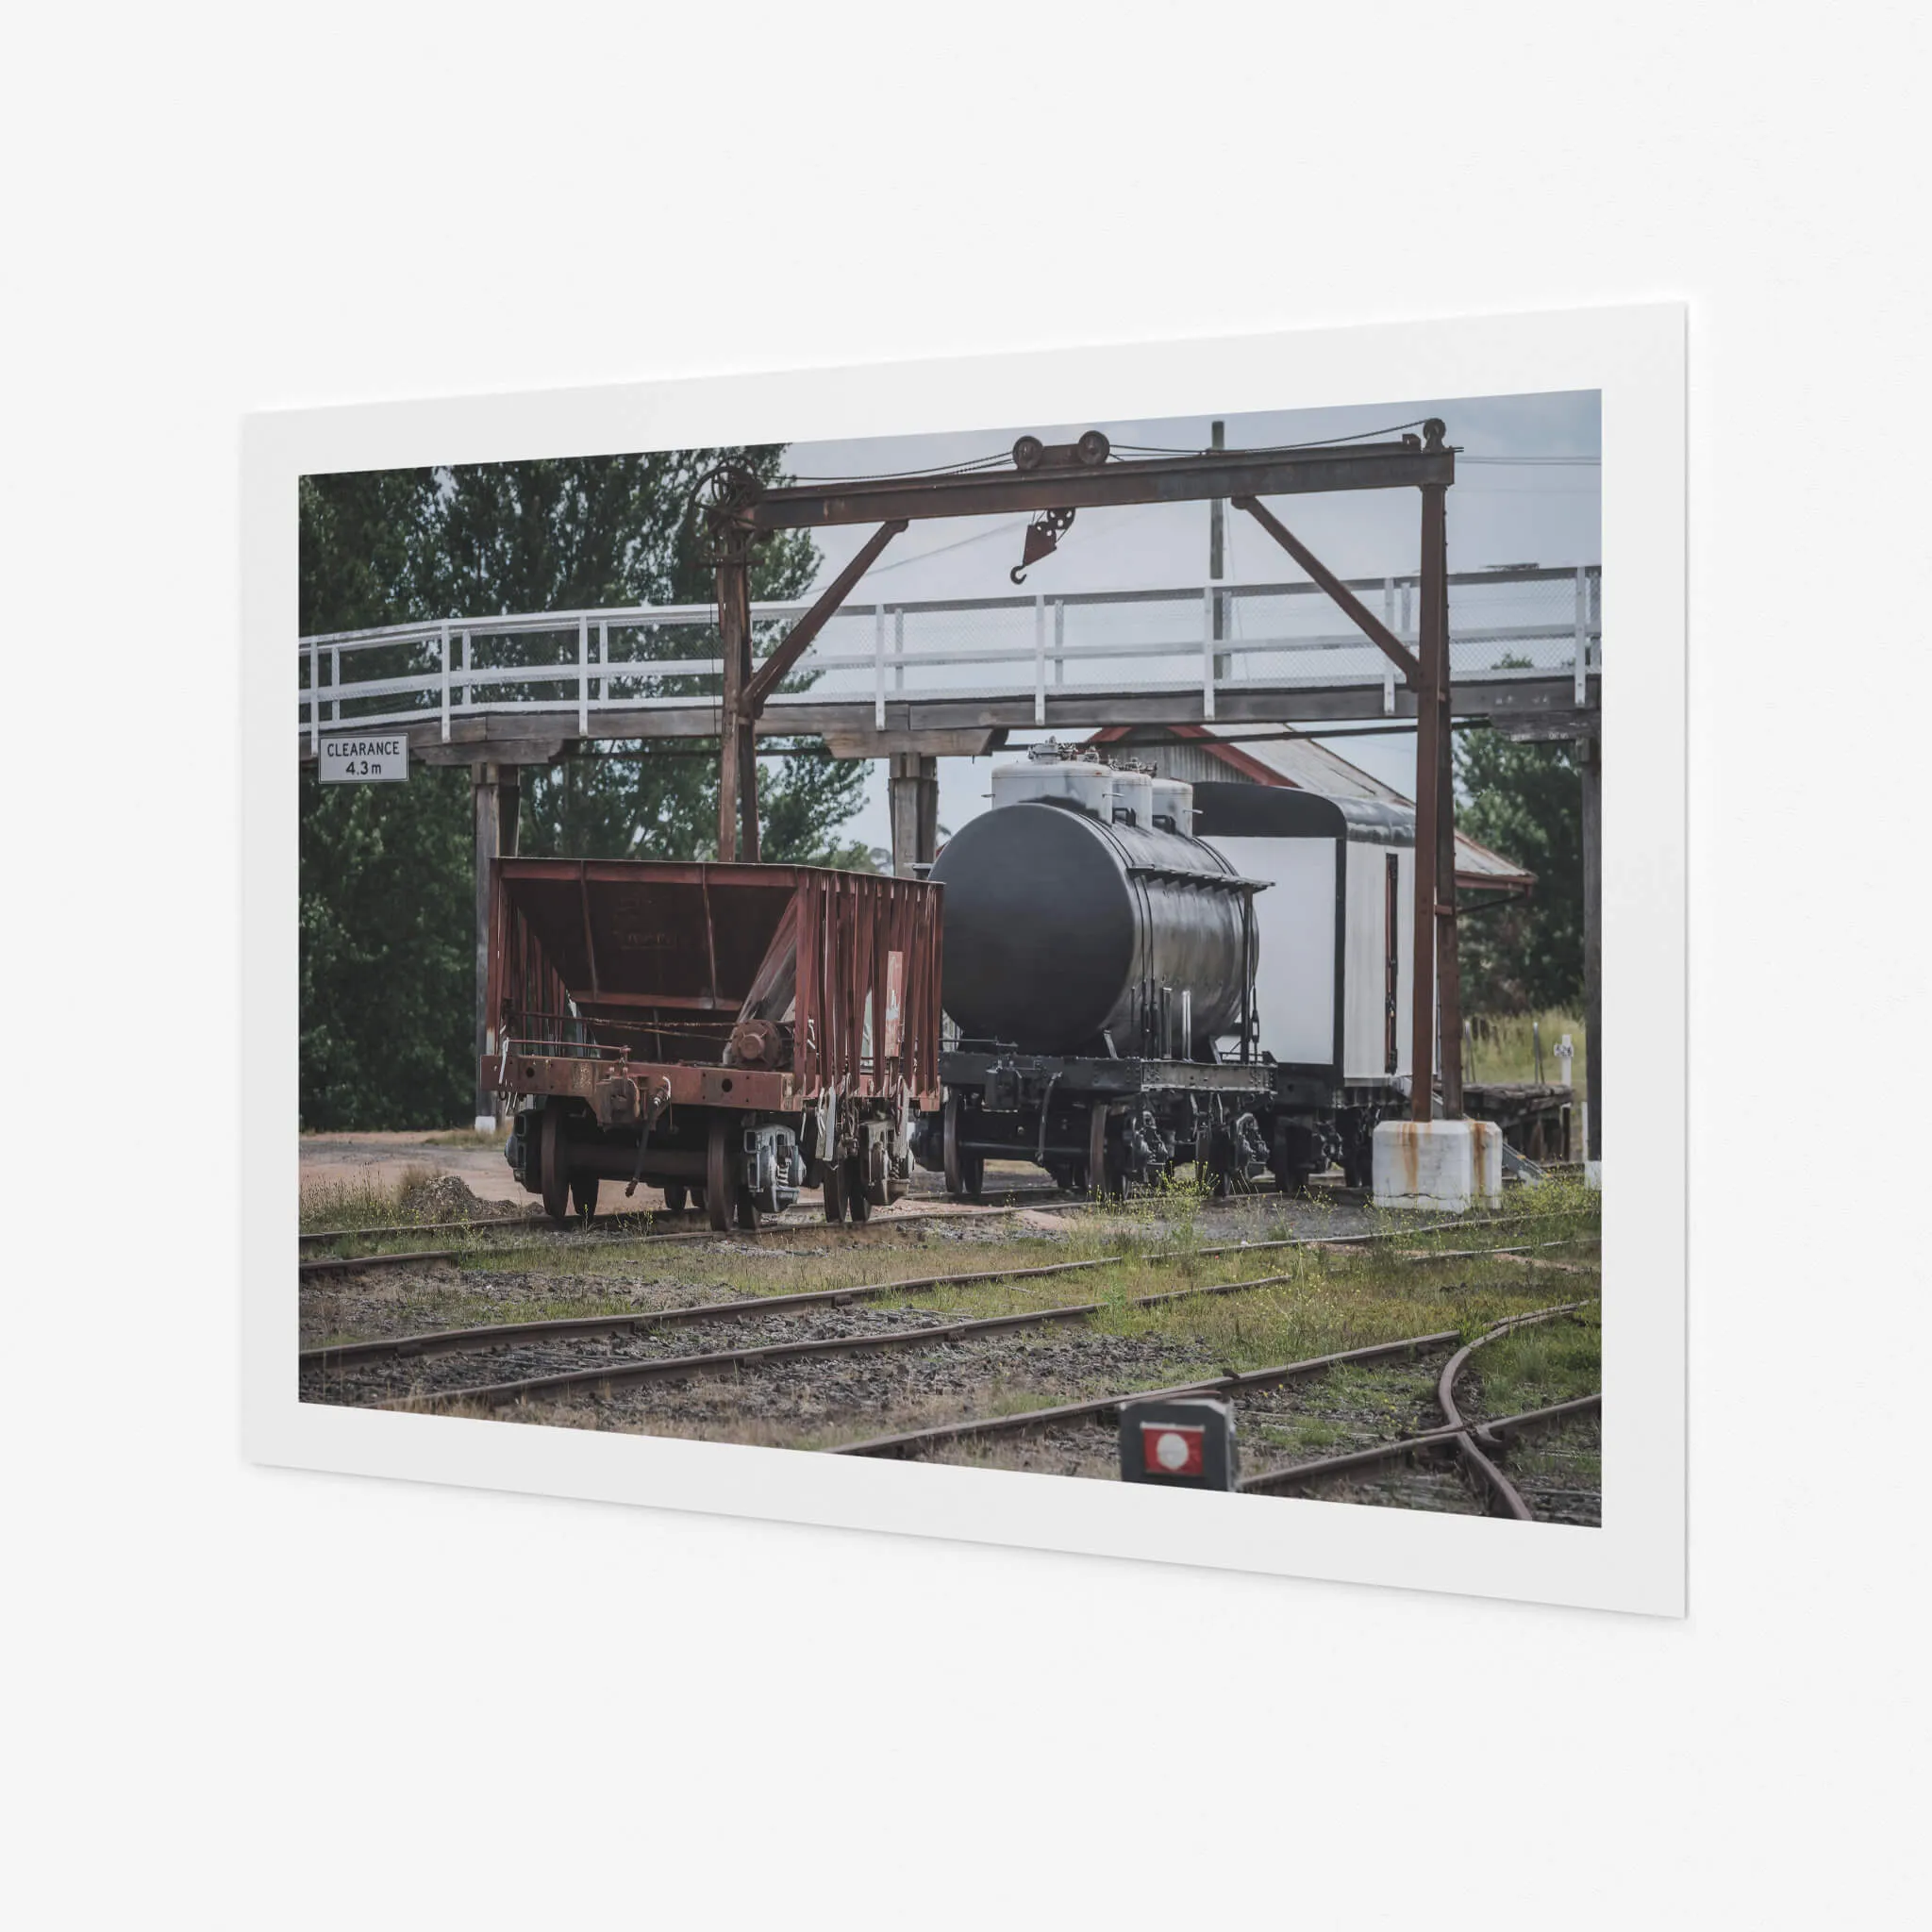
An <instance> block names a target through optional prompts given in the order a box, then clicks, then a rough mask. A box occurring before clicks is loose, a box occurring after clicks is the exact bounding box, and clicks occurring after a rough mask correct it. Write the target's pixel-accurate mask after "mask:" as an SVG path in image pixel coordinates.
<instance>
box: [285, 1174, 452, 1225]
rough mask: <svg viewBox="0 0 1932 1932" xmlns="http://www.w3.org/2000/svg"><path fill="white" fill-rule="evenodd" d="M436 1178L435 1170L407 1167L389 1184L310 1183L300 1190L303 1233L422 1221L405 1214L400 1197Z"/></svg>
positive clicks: (356, 1180) (361, 1181)
mask: <svg viewBox="0 0 1932 1932" xmlns="http://www.w3.org/2000/svg"><path fill="white" fill-rule="evenodd" d="M435 1178H436V1173H435V1170H434V1169H432V1168H427V1167H407V1168H405V1169H404V1170H403V1172H402V1173H401V1174H399V1175H398V1176H397V1177H396V1178H395V1179H394V1180H392V1181H377V1180H365V1179H362V1178H359V1177H358V1178H354V1179H349V1180H325V1181H309V1182H308V1183H307V1184H306V1185H305V1186H304V1188H303V1190H302V1207H301V1220H300V1225H301V1229H302V1232H303V1233H304V1234H321V1233H323V1232H325V1230H327V1229H329V1228H335V1227H390V1226H394V1225H398V1224H405V1225H406V1224H408V1223H410V1222H412V1221H420V1220H421V1219H423V1217H422V1216H420V1215H412V1214H409V1213H408V1212H406V1211H405V1209H404V1208H403V1197H404V1196H405V1195H406V1194H408V1193H411V1192H413V1191H415V1190H416V1189H417V1188H420V1187H423V1186H425V1185H426V1184H427V1183H429V1182H431V1181H433V1180H434V1179H435Z"/></svg>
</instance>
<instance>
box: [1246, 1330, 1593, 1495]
mask: <svg viewBox="0 0 1932 1932" xmlns="http://www.w3.org/2000/svg"><path fill="white" fill-rule="evenodd" d="M1590 1306H1591V1304H1590V1303H1589V1302H1564V1303H1563V1304H1561V1305H1560V1306H1559V1307H1553V1308H1538V1309H1535V1310H1533V1311H1532V1312H1531V1313H1529V1314H1526V1315H1511V1316H1510V1317H1509V1318H1508V1319H1507V1321H1502V1322H1498V1323H1497V1324H1495V1325H1494V1326H1493V1327H1492V1328H1489V1329H1486V1330H1485V1331H1484V1332H1483V1333H1482V1334H1481V1335H1479V1336H1477V1337H1476V1339H1475V1340H1474V1341H1471V1342H1466V1343H1465V1344H1464V1345H1463V1346H1462V1347H1461V1348H1459V1349H1458V1350H1457V1352H1456V1354H1455V1355H1453V1356H1452V1357H1450V1358H1449V1360H1448V1361H1447V1362H1445V1363H1444V1364H1443V1366H1442V1373H1441V1376H1440V1377H1439V1378H1438V1379H1437V1383H1436V1403H1437V1406H1438V1407H1440V1408H1441V1411H1442V1414H1443V1416H1444V1417H1445V1419H1446V1420H1445V1422H1444V1424H1443V1426H1442V1427H1441V1428H1439V1429H1425V1430H1423V1431H1422V1432H1420V1433H1419V1434H1416V1435H1412V1436H1404V1437H1400V1438H1398V1439H1397V1440H1396V1441H1392V1442H1380V1443H1376V1444H1375V1445H1374V1447H1372V1448H1368V1449H1356V1450H1351V1451H1350V1452H1349V1453H1348V1454H1346V1455H1344V1456H1324V1457H1322V1458H1321V1459H1320V1460H1318V1461H1314V1462H1299V1463H1294V1464H1291V1466H1290V1467H1288V1468H1286V1469H1274V1470H1267V1471H1264V1472H1263V1473H1261V1474H1258V1475H1252V1476H1249V1477H1247V1478H1246V1480H1245V1481H1243V1482H1242V1483H1241V1486H1240V1487H1241V1491H1243V1493H1245V1494H1249V1495H1269V1496H1280V1495H1287V1494H1289V1493H1291V1491H1295V1490H1300V1489H1306V1488H1307V1487H1308V1486H1309V1485H1310V1484H1313V1483H1319V1482H1324V1481H1326V1480H1328V1479H1329V1478H1330V1477H1333V1476H1338V1475H1347V1474H1353V1473H1354V1472H1355V1471H1357V1470H1362V1469H1373V1468H1374V1467H1376V1466H1378V1465H1379V1464H1382V1463H1386V1462H1399V1461H1401V1460H1402V1459H1403V1458H1404V1457H1408V1456H1411V1455H1414V1454H1415V1453H1416V1452H1417V1451H1419V1450H1420V1451H1424V1452H1428V1451H1432V1450H1437V1449H1453V1450H1454V1451H1455V1452H1456V1454H1457V1457H1459V1458H1460V1460H1461V1461H1462V1463H1463V1464H1464V1466H1465V1467H1466V1468H1467V1469H1468V1470H1469V1471H1470V1472H1471V1474H1474V1476H1475V1477H1476V1479H1477V1481H1478V1483H1479V1484H1480V1485H1481V1486H1482V1487H1483V1488H1485V1489H1487V1490H1488V1491H1490V1493H1491V1495H1492V1496H1494V1497H1495V1499H1496V1501H1497V1502H1498V1503H1499V1504H1500V1505H1501V1506H1502V1508H1503V1511H1504V1513H1505V1514H1506V1515H1507V1516H1510V1517H1512V1518H1514V1519H1515V1520H1516V1521H1517V1522H1519V1523H1533V1522H1535V1520H1536V1517H1535V1514H1534V1512H1533V1511H1532V1510H1531V1509H1530V1507H1529V1505H1528V1504H1527V1503H1525V1502H1524V1500H1523V1497H1522V1495H1521V1493H1520V1492H1519V1491H1517V1489H1516V1486H1515V1485H1514V1484H1513V1483H1512V1482H1510V1480H1509V1478H1508V1477H1507V1476H1506V1475H1505V1474H1503V1472H1502V1471H1501V1470H1500V1469H1498V1468H1497V1467H1496V1465H1495V1464H1494V1463H1493V1462H1492V1461H1491V1459H1490V1457H1488V1456H1487V1455H1486V1454H1485V1453H1484V1451H1485V1449H1492V1448H1496V1447H1498V1446H1500V1444H1501V1442H1502V1441H1503V1440H1504V1439H1505V1438H1506V1437H1507V1435H1509V1434H1512V1433H1520V1432H1522V1431H1524V1430H1525V1429H1529V1428H1536V1427H1541V1426H1545V1425H1547V1424H1550V1423H1553V1422H1559V1421H1563V1420H1566V1419H1568V1418H1569V1417H1571V1416H1573V1415H1582V1414H1585V1413H1587V1412H1590V1411H1592V1410H1596V1409H1600V1408H1601V1407H1602V1406H1603V1391H1601V1390H1599V1391H1597V1392H1596V1393H1595V1394H1593V1395H1584V1396H1578V1397H1577V1398H1575V1399H1574V1401H1571V1402H1561V1403H1556V1404H1553V1405H1552V1406H1551V1407H1548V1408H1541V1409H1529V1410H1526V1411H1524V1413H1523V1414H1521V1415H1514V1416H1506V1417H1505V1418H1503V1419H1502V1420H1501V1421H1500V1422H1495V1423H1489V1424H1476V1423H1471V1422H1469V1421H1467V1420H1466V1419H1465V1418H1464V1416H1463V1414H1462V1412H1461V1410H1460V1409H1459V1408H1457V1406H1456V1383H1457V1377H1458V1376H1460V1374H1462V1372H1463V1370H1464V1369H1465V1368H1467V1367H1468V1365H1469V1359H1470V1357H1472V1356H1473V1355H1474V1353H1475V1352H1476V1350H1477V1349H1479V1348H1483V1347H1486V1346H1487V1345H1488V1344H1489V1343H1490V1342H1491V1341H1497V1340H1499V1339H1500V1338H1501V1337H1503V1336H1505V1335H1507V1334H1509V1333H1511V1332H1512V1331H1513V1330H1515V1329H1518V1328H1526V1327H1529V1326H1532V1325H1533V1324H1536V1323H1539V1322H1554V1321H1557V1320H1558V1319H1559V1318H1560V1317H1562V1316H1564V1315H1574V1313H1575V1312H1576V1311H1577V1310H1578V1309H1579V1308H1585V1307H1590Z"/></svg>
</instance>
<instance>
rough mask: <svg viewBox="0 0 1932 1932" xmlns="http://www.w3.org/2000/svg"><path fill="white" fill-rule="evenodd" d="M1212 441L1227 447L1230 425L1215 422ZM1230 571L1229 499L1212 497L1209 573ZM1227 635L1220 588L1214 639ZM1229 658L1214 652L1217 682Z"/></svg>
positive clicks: (1210, 434) (1212, 445) (1213, 444)
mask: <svg viewBox="0 0 1932 1932" xmlns="http://www.w3.org/2000/svg"><path fill="white" fill-rule="evenodd" d="M1208 447H1209V448H1210V449H1225V448H1226V447H1227V425H1226V424H1225V423H1215V424H1211V425H1209V427H1208ZM1226 570H1227V502H1226V499H1225V498H1224V497H1220V496H1216V497H1210V498H1209V499H1208V576H1209V577H1210V578H1211V579H1212V580H1213V581H1214V582H1215V583H1217V584H1218V583H1220V581H1221V580H1222V578H1223V576H1224V575H1225V574H1226ZM1226 635H1227V599H1226V598H1225V597H1224V595H1223V594H1222V593H1221V591H1215V593H1214V641H1215V642H1216V643H1217V644H1218V643H1219V642H1220V641H1222V639H1223V638H1224V637H1225V636H1226ZM1227 665H1228V660H1227V659H1226V658H1224V657H1223V656H1222V655H1221V653H1220V652H1218V651H1217V652H1216V653H1215V654H1214V681H1215V683H1216V684H1220V683H1222V682H1223V681H1224V679H1225V678H1226V676H1227Z"/></svg>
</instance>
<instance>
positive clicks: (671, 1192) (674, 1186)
mask: <svg viewBox="0 0 1932 1932" xmlns="http://www.w3.org/2000/svg"><path fill="white" fill-rule="evenodd" d="M690 1199H691V1196H690V1194H689V1193H688V1192H687V1191H685V1185H684V1183H683V1182H682V1181H666V1182H665V1183H664V1210H665V1212H666V1213H667V1214H682V1213H683V1212H684V1209H685V1205H686V1203H687V1202H688V1201H689V1200H690Z"/></svg>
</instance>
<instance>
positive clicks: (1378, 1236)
mask: <svg viewBox="0 0 1932 1932" xmlns="http://www.w3.org/2000/svg"><path fill="white" fill-rule="evenodd" d="M939 1218H941V1219H947V1218H950V1217H944V1216H941V1217H939ZM870 1225H874V1226H879V1225H885V1226H890V1225H891V1223H890V1222H885V1223H872V1224H870ZM1465 1225H1467V1224H1466V1223H1462V1222H1439V1223H1436V1224H1433V1226H1432V1227H1430V1228H1412V1227H1406V1228H1401V1229H1397V1230H1393V1231H1391V1230H1388V1229H1374V1230H1372V1231H1369V1232H1366V1233H1362V1234H1352V1235H1294V1236H1288V1237H1284V1238H1282V1239H1280V1240H1277V1241H1228V1242H1224V1243H1222V1244H1220V1245H1218V1246H1215V1247H1211V1248H1197V1249H1195V1250H1193V1252H1192V1255H1191V1257H1190V1256H1188V1255H1186V1254H1184V1253H1179V1252H1176V1253H1171V1254H1158V1253H1157V1254H1143V1255H1130V1254H1122V1255H1101V1256H1098V1257H1094V1258H1091V1259H1089V1260H1084V1261H1054V1262H1049V1263H1046V1264H1044V1265H1042V1266H1041V1267H1038V1268H982V1269H973V1270H968V1271H966V1272H964V1273H959V1272H955V1273H950V1274H925V1275H913V1276H908V1277H907V1278H905V1279H903V1280H896V1281H880V1282H870V1283H858V1284H855V1285H854V1286H851V1287H848V1288H820V1289H808V1290H804V1291H800V1292H798V1293H796V1294H774V1295H747V1296H743V1297H741V1298H740V1299H738V1300H735V1301H728V1302H707V1303H702V1304H700V1305H698V1306H695V1307H684V1308H656V1309H649V1310H641V1311H640V1310H626V1311H625V1313H623V1314H610V1315H567V1316H560V1317H557V1318H555V1319H552V1320H548V1321H542V1322H499V1323H491V1324H485V1325H483V1326H481V1327H475V1328H443V1329H430V1330H425V1331H424V1332H423V1333H421V1334H417V1335H397V1336H388V1337H380V1338H377V1339H375V1340H373V1341H348V1342H336V1343H331V1344H326V1345H323V1346H320V1347H316V1348H306V1349H304V1350H303V1351H302V1353H301V1356H300V1362H301V1366H302V1367H304V1368H329V1369H342V1368H352V1367H357V1366H359V1365H361V1364H364V1363H368V1362H377V1361H392V1360H400V1359H403V1358H406V1357H428V1356H439V1355H463V1354H470V1353H475V1352H477V1351H480V1350H484V1349H491V1348H501V1347H507V1346H509V1345H512V1344H514V1343H517V1342H543V1341H594V1340H597V1339H599V1338H603V1337H610V1336H624V1335H641V1334H645V1333H647V1332H649V1331H650V1330H652V1329H654V1328H674V1327H689V1326H691V1325H692V1324H697V1323H702V1322H720V1321H735V1320H741V1319H743V1318H745V1317H747V1316H753V1315H764V1314H771V1313H774V1312H776V1313H780V1314H782V1313H786V1312H788V1311H793V1310H797V1309H801V1308H813V1307H841V1306H843V1305H845V1304H848V1303H852V1302H862V1301H877V1300H880V1299H882V1298H884V1297H886V1296H889V1295H894V1294H913V1293H918V1292H921V1291H924V1290H927V1289H933V1288H943V1287H945V1286H947V1285H948V1284H950V1283H955V1282H958V1283H965V1282H986V1281H1024V1280H1028V1279H1038V1278H1039V1277H1041V1276H1043V1275H1048V1274H1074V1273H1077V1272H1078V1271H1080V1270H1082V1269H1087V1268H1105V1267H1109V1266H1114V1265H1118V1264H1119V1263H1121V1262H1124V1261H1141V1262H1144V1263H1146V1264H1148V1265H1150V1266H1157V1267H1164V1266H1169V1265H1171V1264H1173V1263H1174V1262H1175V1261H1180V1260H1185V1259H1189V1258H1192V1259H1195V1260H1211V1259H1215V1258H1218V1257H1221V1256H1223V1255H1256V1254H1266V1253H1269V1252H1271V1251H1274V1250H1277V1249H1281V1248H1312V1249H1317V1250H1319V1249H1324V1248H1329V1247H1333V1246H1336V1245H1339V1244H1341V1243H1344V1242H1345V1243H1350V1244H1358V1243H1366V1242H1369V1241H1388V1240H1392V1239H1394V1238H1395V1237H1396V1236H1397V1235H1400V1236H1401V1237H1403V1238H1412V1237H1413V1236H1415V1235H1417V1234H1423V1233H1429V1232H1432V1231H1434V1229H1436V1228H1442V1227H1457V1226H1465ZM704 1238H705V1239H715V1237H713V1236H709V1235H707V1236H706V1237H704ZM663 1239H670V1237H663ZM1577 1239H1587V1237H1578V1238H1577ZM1540 1245H1548V1246H1560V1245H1563V1243H1541V1244H1540ZM1449 1252H1451V1253H1454V1254H1456V1255H1457V1257H1461V1256H1465V1255H1488V1254H1495V1255H1504V1254H1516V1253H1520V1252H1522V1251H1521V1250H1520V1249H1516V1248H1470V1249H1460V1250H1451V1251H1449ZM378 1258H380V1259H385V1260H404V1259H420V1258H423V1257H422V1255H420V1254H419V1253H418V1252H417V1251H414V1250H411V1251H410V1252H409V1253H408V1255H400V1256H391V1257H378ZM1403 1258H1404V1259H1405V1260H1406V1261H1409V1262H1417V1263H1419V1262H1421V1261H1424V1260H1434V1259H1435V1258H1437V1257H1435V1256H1433V1255H1425V1256H1407V1257H1403ZM361 1265H362V1264H361V1262H359V1261H358V1260H355V1259H350V1260H346V1261H330V1262H328V1263H318V1262H305V1263H304V1264H303V1266H304V1267H305V1268H319V1267H323V1266H327V1267H329V1268H332V1269H348V1268H356V1267H359V1266H361ZM1264 1278H1265V1279H1268V1280H1274V1281H1278V1280H1281V1279H1284V1278H1285V1277H1283V1276H1279V1275H1271V1276H1267V1277H1264ZM1253 1285H1254V1284H1252V1283H1235V1284H1230V1286H1234V1287H1244V1286H1253ZM1182 1292H1184V1293H1206V1292H1210V1291H1208V1290H1186V1291H1182Z"/></svg>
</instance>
